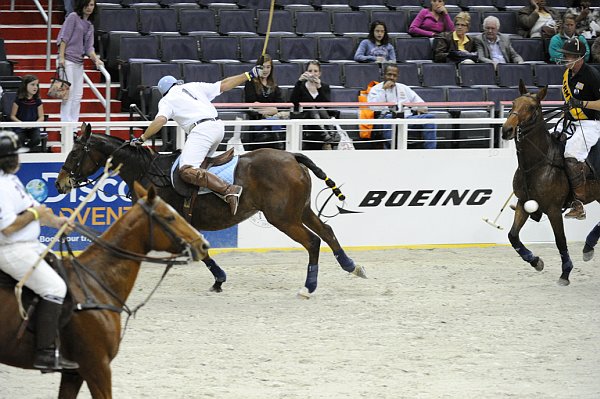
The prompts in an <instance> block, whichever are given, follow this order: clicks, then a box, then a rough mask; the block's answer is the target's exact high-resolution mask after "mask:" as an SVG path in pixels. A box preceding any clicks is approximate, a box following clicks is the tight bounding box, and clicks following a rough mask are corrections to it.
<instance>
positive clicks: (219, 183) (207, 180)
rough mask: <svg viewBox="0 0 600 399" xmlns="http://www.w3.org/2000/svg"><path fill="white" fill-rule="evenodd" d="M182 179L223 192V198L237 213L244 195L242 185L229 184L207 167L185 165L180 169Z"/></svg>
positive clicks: (234, 212)
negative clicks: (206, 168) (241, 197)
mask: <svg viewBox="0 0 600 399" xmlns="http://www.w3.org/2000/svg"><path fill="white" fill-rule="evenodd" d="M179 175H180V176H181V179H182V180H183V181H185V182H187V183H190V184H193V185H195V186H198V187H206V188H208V189H209V190H212V191H214V192H215V193H218V194H221V195H222V196H223V200H224V201H225V202H227V203H228V204H229V209H231V214H232V215H235V214H236V213H237V208H238V203H239V201H240V196H241V195H242V186H236V185H235V184H227V183H226V182H225V181H223V180H222V179H221V178H220V177H219V176H217V175H215V174H213V173H210V172H208V171H207V170H205V169H200V168H192V167H189V166H188V167H185V166H184V167H183V168H181V169H179Z"/></svg>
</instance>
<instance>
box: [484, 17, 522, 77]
mask: <svg viewBox="0 0 600 399" xmlns="http://www.w3.org/2000/svg"><path fill="white" fill-rule="evenodd" d="M473 41H474V42H475V48H477V57H478V59H479V62H485V63H492V64H494V67H495V66H496V65H498V64H505V63H509V64H522V63H523V62H524V61H523V57H521V56H520V55H519V53H517V52H516V51H515V49H514V48H513V47H512V45H511V44H510V39H509V37H508V36H506V35H503V34H502V33H500V20H499V19H498V18H497V17H494V16H493V15H490V16H489V17H486V18H485V19H484V20H483V33H482V34H481V35H478V36H476V37H474V38H473Z"/></svg>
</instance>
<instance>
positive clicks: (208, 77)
mask: <svg viewBox="0 0 600 399" xmlns="http://www.w3.org/2000/svg"><path fill="white" fill-rule="evenodd" d="M182 72H183V79H184V80H185V81H186V82H208V83H212V82H217V81H219V80H221V78H222V75H221V67H220V65H219V64H204V63H202V64H201V63H196V62H195V63H190V64H183V65H182Z"/></svg>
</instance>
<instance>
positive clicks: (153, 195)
mask: <svg viewBox="0 0 600 399" xmlns="http://www.w3.org/2000/svg"><path fill="white" fill-rule="evenodd" d="M155 198H156V189H155V188H154V184H150V188H149V189H148V197H147V198H146V201H148V203H150V204H151V203H152V202H154V199H155Z"/></svg>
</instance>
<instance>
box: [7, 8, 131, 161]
mask: <svg viewBox="0 0 600 399" xmlns="http://www.w3.org/2000/svg"><path fill="white" fill-rule="evenodd" d="M15 3H16V4H15V10H14V11H10V1H2V4H0V37H2V38H3V39H4V44H5V48H6V54H7V58H8V59H9V60H11V61H16V62H17V64H16V65H15V69H14V74H15V75H17V76H23V75H26V74H34V75H37V77H38V78H39V80H40V95H41V98H42V101H43V102H44V112H45V113H46V114H48V115H49V121H50V122H60V100H57V99H52V98H48V97H47V92H48V88H49V87H50V79H51V78H52V77H53V76H54V73H55V69H54V68H55V66H56V61H55V60H56V54H58V50H57V46H56V42H55V39H56V37H57V36H58V32H59V30H60V27H61V24H62V22H63V20H64V13H63V10H62V2H57V1H56V0H55V1H53V12H52V46H51V57H52V61H51V64H50V70H48V69H46V37H47V25H46V23H45V22H44V19H43V18H42V16H41V14H40V13H39V11H38V10H37V9H36V8H35V5H34V3H33V1H31V0H16V1H15ZM40 3H41V4H42V7H43V8H44V9H45V10H46V12H47V9H48V6H47V2H46V0H41V1H40ZM57 3H58V4H57ZM57 7H58V8H59V9H58V10H57V9H56V8H57ZM84 70H85V73H86V74H87V75H88V77H89V78H90V80H91V81H92V82H94V83H95V84H97V86H96V87H97V89H98V91H99V92H100V93H102V94H104V93H105V85H104V79H103V76H102V73H101V72H100V71H98V70H96V68H95V65H94V63H93V62H92V61H91V60H90V59H87V58H86V60H85V62H84ZM118 91H119V83H118V82H112V83H111V102H110V108H111V121H128V120H129V114H128V113H121V112H120V110H121V102H120V101H118V100H116V98H117V94H118ZM105 119H106V114H105V109H104V106H103V105H102V103H101V102H100V100H99V99H98V98H97V97H96V95H95V94H94V93H93V91H92V89H91V88H90V87H89V86H88V85H87V84H85V85H84V90H83V99H82V101H81V114H80V118H79V120H80V121H82V122H91V123H92V125H93V122H94V121H104V120H105ZM47 131H48V148H49V149H50V151H52V152H60V151H61V146H60V129H58V128H56V129H52V128H48V129H47ZM98 131H104V130H103V129H98ZM111 135H113V136H117V137H121V138H123V139H128V138H129V129H127V128H120V129H119V128H113V129H111Z"/></svg>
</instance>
